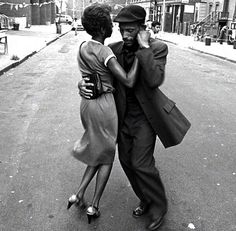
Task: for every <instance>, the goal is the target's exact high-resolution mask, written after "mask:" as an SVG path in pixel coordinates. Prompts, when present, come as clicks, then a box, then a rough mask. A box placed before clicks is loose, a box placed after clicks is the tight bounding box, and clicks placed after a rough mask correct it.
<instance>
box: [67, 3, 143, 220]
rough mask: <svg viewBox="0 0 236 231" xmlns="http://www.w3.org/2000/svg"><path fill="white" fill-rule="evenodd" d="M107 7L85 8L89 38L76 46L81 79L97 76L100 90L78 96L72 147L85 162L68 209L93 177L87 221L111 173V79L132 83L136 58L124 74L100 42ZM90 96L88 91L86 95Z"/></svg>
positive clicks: (106, 30)
mask: <svg viewBox="0 0 236 231" xmlns="http://www.w3.org/2000/svg"><path fill="white" fill-rule="evenodd" d="M110 10H111V9H110V7H109V6H108V5H105V4H99V3H95V4H92V5H91V6H89V7H87V8H85V10H84V13H83V16H82V24H83V26H84V29H85V30H86V32H87V33H88V34H89V35H91V36H92V39H91V40H89V41H85V42H83V43H82V44H81V45H80V48H79V52H78V56H77V59H78V64H79V68H80V72H81V75H82V78H83V79H84V80H86V82H87V81H89V80H90V79H91V78H93V77H96V78H97V79H98V80H99V79H100V83H101V84H100V86H102V87H100V90H101V91H100V92H99V94H98V95H97V96H96V98H92V99H90V98H89V99H86V98H82V100H81V104H80V115H81V120H82V124H83V127H84V133H83V136H82V138H81V139H79V140H78V141H77V142H76V143H75V146H74V150H73V156H74V157H75V158H76V159H78V160H80V161H82V162H83V163H85V164H86V165H87V168H86V170H85V172H84V176H83V178H82V180H81V183H80V186H79V189H78V192H77V194H76V195H72V196H71V197H70V198H69V201H68V209H69V208H70V207H71V206H72V205H73V204H77V205H79V207H81V208H84V207H85V202H84V194H85V191H86V189H87V187H88V185H89V183H90V182H91V180H92V179H93V178H94V177H95V175H96V174H97V176H96V186H95V192H94V196H93V199H92V203H91V205H90V206H89V207H88V208H87V216H88V222H89V223H90V221H91V219H92V218H97V217H99V215H100V210H99V202H100V199H101V196H102V194H103V191H104V189H105V186H106V184H107V181H108V178H109V176H110V173H111V169H112V165H113V161H114V156H115V152H116V141H117V132H118V118H117V110H116V105H115V101H114V96H113V91H114V87H113V82H114V78H117V79H118V80H119V81H121V82H122V84H123V85H124V86H126V87H128V88H129V87H132V86H133V85H134V83H135V80H136V77H137V71H138V67H139V65H138V60H137V58H135V59H134V62H133V64H132V65H131V69H130V70H129V71H127V73H128V74H126V72H125V71H124V69H123V68H122V67H121V66H120V64H119V63H118V61H117V59H116V57H115V55H114V53H113V51H112V50H111V48H110V47H108V46H105V45H104V41H105V39H106V38H108V37H110V36H111V34H112V20H111V17H110ZM90 95H91V94H90Z"/></svg>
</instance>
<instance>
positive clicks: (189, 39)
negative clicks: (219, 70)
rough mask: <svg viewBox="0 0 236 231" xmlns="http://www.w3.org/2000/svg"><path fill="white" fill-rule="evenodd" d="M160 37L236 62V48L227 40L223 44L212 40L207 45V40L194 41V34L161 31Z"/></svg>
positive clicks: (181, 45) (184, 46)
mask: <svg viewBox="0 0 236 231" xmlns="http://www.w3.org/2000/svg"><path fill="white" fill-rule="evenodd" d="M158 38H159V39H160V40H163V41H166V42H171V43H174V44H175V45H178V46H180V47H183V48H188V49H192V50H195V51H199V52H202V53H205V54H209V55H213V56H216V57H219V58H222V59H225V60H228V61H231V62H234V63H236V49H233V45H228V44H226V43H225V42H224V43H223V44H220V43H217V42H211V45H210V46H206V45H205V42H200V41H194V37H193V36H185V35H182V34H180V35H178V34H176V33H166V32H159V34H158Z"/></svg>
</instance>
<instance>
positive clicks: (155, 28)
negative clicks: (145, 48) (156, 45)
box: [153, 25, 160, 33]
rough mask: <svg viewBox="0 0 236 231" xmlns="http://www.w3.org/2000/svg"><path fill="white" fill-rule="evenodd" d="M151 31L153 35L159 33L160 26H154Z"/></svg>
mask: <svg viewBox="0 0 236 231" xmlns="http://www.w3.org/2000/svg"><path fill="white" fill-rule="evenodd" d="M153 31H154V33H158V32H159V31H160V25H156V26H155V27H153Z"/></svg>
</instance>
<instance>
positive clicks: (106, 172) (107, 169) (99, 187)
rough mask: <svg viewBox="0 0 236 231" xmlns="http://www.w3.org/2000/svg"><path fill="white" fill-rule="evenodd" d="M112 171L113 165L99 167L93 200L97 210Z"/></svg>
mask: <svg viewBox="0 0 236 231" xmlns="http://www.w3.org/2000/svg"><path fill="white" fill-rule="evenodd" d="M111 169H112V164H107V165H100V166H99V169H98V172H97V178H96V186H95V192H94V196H93V200H92V205H93V206H95V207H97V208H98V207H99V201H100V199H101V196H102V193H103V191H104V189H105V186H106V184H107V181H108V179H109V176H110V173H111Z"/></svg>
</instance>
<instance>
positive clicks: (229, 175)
mask: <svg viewBox="0 0 236 231" xmlns="http://www.w3.org/2000/svg"><path fill="white" fill-rule="evenodd" d="M85 37H86V36H85V34H84V32H80V33H79V35H78V36H77V37H76V36H74V33H73V32H71V33H69V34H67V35H65V36H63V37H62V38H61V39H59V40H57V41H56V42H54V43H52V44H51V45H50V46H48V47H46V48H45V49H43V50H42V51H41V52H40V53H38V54H36V55H34V56H33V57H31V58H30V59H28V60H27V61H26V62H24V63H23V64H21V65H20V66H18V67H16V68H15V69H12V70H10V71H8V72H7V73H5V74H4V75H2V76H1V77H0V99H1V101H0V102H1V104H0V230H1V231H78V230H81V231H84V230H98V231H144V230H145V226H146V224H147V222H148V219H147V217H144V218H142V219H139V220H137V219H134V218H132V216H131V211H132V209H133V208H134V207H135V206H136V204H137V203H138V200H137V198H136V197H135V195H134V193H133V192H132V189H131V187H130V185H129V183H128V181H127V179H126V177H125V175H124V173H123V171H122V169H121V167H120V165H119V162H118V160H117V158H116V160H115V163H114V168H113V171H112V174H111V177H110V180H109V182H108V185H107V188H106V190H105V192H104V195H103V197H102V200H101V207H100V209H101V213H102V215H101V217H100V218H99V219H97V221H95V222H93V223H92V224H90V225H88V224H87V220H86V216H85V214H84V213H83V212H80V211H79V210H78V209H77V208H75V207H72V208H71V210H69V211H67V210H66V206H67V199H68V197H69V196H70V195H71V194H72V193H75V192H76V190H77V187H78V184H79V182H80V179H81V177H82V174H83V171H84V169H85V166H84V165H83V164H82V163H79V162H78V161H76V160H74V159H73V157H72V156H71V155H70V150H71V148H72V146H73V143H74V142H75V140H76V139H78V138H79V137H80V136H81V134H82V131H83V130H82V126H81V122H80V118H79V103H80V97H79V96H78V93H77V89H76V84H77V81H78V79H79V78H80V76H79V73H78V67H77V63H76V53H77V49H78V44H79V42H80V41H82V40H84V39H85ZM168 46H169V56H168V64H167V69H166V70H167V71H166V80H165V83H164V85H163V86H162V87H161V88H162V90H163V91H164V92H165V93H166V94H167V95H168V96H169V97H170V98H171V99H173V100H174V101H175V102H176V103H177V105H178V107H179V108H180V109H181V110H182V111H183V112H184V113H185V115H186V116H187V117H188V118H189V120H190V121H191V123H192V127H191V130H190V131H189V133H188V135H187V136H186V138H185V140H184V142H183V143H182V144H181V145H179V146H177V147H173V148H170V149H167V150H165V149H164V148H163V146H162V145H161V143H160V142H159V140H157V145H156V149H155V157H156V165H157V166H158V168H159V170H160V174H161V176H162V179H163V182H164V184H165V187H166V192H167V197H168V199H169V212H168V214H167V217H166V220H165V223H164V225H163V227H162V228H161V229H160V231H185V230H198V231H235V230H236V219H235V218H236V211H235V208H236V155H235V154H236V153H235V152H236V151H235V150H236V142H235V135H236V124H235V117H236V108H235V104H236V91H235V86H236V85H235V84H236V76H235V69H236V65H235V64H232V63H229V62H226V61H222V60H220V59H218V58H214V57H211V56H207V55H203V54H200V53H197V52H193V51H189V50H183V49H180V48H178V47H177V46H174V45H171V44H168ZM93 183H94V182H93ZM93 188H94V184H92V185H91V187H89V189H88V191H87V196H86V198H87V200H88V201H89V200H90V199H91V197H92V191H93Z"/></svg>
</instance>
